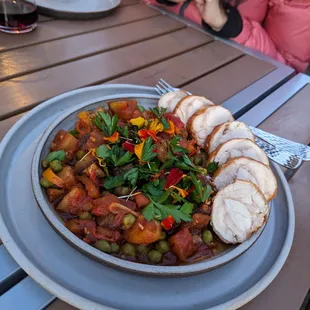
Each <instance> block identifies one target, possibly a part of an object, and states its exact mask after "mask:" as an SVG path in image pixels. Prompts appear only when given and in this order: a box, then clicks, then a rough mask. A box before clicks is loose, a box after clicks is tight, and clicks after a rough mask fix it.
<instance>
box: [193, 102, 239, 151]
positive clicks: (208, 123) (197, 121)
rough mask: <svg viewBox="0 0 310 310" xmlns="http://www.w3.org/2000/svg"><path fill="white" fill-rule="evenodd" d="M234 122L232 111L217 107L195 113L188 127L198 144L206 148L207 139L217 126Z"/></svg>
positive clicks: (205, 108) (209, 107)
mask: <svg viewBox="0 0 310 310" xmlns="http://www.w3.org/2000/svg"><path fill="white" fill-rule="evenodd" d="M233 120H234V118H233V116H232V114H231V112H230V111H228V110H227V109H225V108H223V107H221V106H219V105H215V106H208V107H204V108H202V109H200V110H198V111H197V112H195V113H194V115H193V116H192V117H191V118H190V119H189V120H188V124H187V126H188V128H189V130H190V133H191V135H192V136H193V137H194V138H195V140H196V141H197V144H199V145H200V146H202V147H204V146H205V141H206V139H207V138H208V136H209V135H210V134H211V133H212V131H213V129H214V127H215V126H217V125H220V124H222V123H224V122H227V121H233Z"/></svg>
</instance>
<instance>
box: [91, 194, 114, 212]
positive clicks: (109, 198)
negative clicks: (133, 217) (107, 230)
mask: <svg viewBox="0 0 310 310" xmlns="http://www.w3.org/2000/svg"><path fill="white" fill-rule="evenodd" d="M112 202H119V199H118V198H117V197H116V196H115V195H112V194H110V193H107V194H105V195H104V196H103V197H101V198H98V199H95V200H94V201H93V204H94V209H93V210H92V213H93V214H94V215H97V216H105V215H107V214H108V213H110V209H109V206H110V204H111V203H112Z"/></svg>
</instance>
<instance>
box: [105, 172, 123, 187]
mask: <svg viewBox="0 0 310 310" xmlns="http://www.w3.org/2000/svg"><path fill="white" fill-rule="evenodd" d="M123 184H124V179H123V177H122V176H120V175H117V176H110V177H106V178H105V179H104V183H103V185H104V187H105V189H107V190H109V189H112V188H115V187H119V186H122V185H123Z"/></svg>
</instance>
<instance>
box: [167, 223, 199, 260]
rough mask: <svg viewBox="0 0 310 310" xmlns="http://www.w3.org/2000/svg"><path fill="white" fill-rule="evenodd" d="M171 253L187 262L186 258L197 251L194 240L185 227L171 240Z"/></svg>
mask: <svg viewBox="0 0 310 310" xmlns="http://www.w3.org/2000/svg"><path fill="white" fill-rule="evenodd" d="M169 243H170V245H171V251H172V253H173V254H175V255H176V256H177V257H178V258H179V259H180V260H182V261H185V260H186V258H188V257H189V256H191V255H193V254H194V253H195V251H196V250H197V247H196V246H195V244H194V239H193V236H192V235H191V233H190V232H189V230H188V228H186V227H183V228H182V229H181V230H180V231H179V232H177V233H176V234H175V235H173V236H172V237H171V238H170V239H169Z"/></svg>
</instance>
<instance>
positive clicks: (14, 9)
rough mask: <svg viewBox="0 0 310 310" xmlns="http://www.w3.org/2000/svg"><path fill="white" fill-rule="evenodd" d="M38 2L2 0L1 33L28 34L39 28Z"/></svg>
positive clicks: (0, 11) (0, 4) (0, 0)
mask: <svg viewBox="0 0 310 310" xmlns="http://www.w3.org/2000/svg"><path fill="white" fill-rule="evenodd" d="M37 21H38V13H37V6H36V0H0V31H3V32H7V33H15V34H18V33H26V32H30V31H32V30H33V29H35V28H36V27H37Z"/></svg>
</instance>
